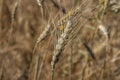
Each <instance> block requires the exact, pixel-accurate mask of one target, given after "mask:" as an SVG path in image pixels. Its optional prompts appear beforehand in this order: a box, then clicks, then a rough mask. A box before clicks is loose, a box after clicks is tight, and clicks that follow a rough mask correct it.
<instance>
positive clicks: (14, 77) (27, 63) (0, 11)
mask: <svg viewBox="0 0 120 80" xmlns="http://www.w3.org/2000/svg"><path fill="white" fill-rule="evenodd" d="M55 1H57V2H58V4H60V5H61V6H62V7H63V8H64V9H65V11H66V12H68V11H70V10H72V9H74V8H76V7H77V6H79V5H80V4H81V2H82V1H84V0H55ZM102 1H103V2H104V0H89V4H88V5H87V7H86V8H89V6H93V7H97V6H102V5H103V4H102ZM106 1H107V0H106ZM16 2H17V0H0V80H50V79H51V60H52V56H53V51H54V45H55V41H54V39H55V34H54V33H53V34H52V32H53V31H54V28H55V25H54V24H56V23H57V22H58V20H59V19H60V18H61V17H62V16H64V14H65V12H64V11H62V10H61V9H58V8H57V7H56V6H54V3H53V2H52V0H45V1H44V7H43V10H44V12H42V8H41V7H40V6H39V5H38V3H37V1H36V0H21V2H20V3H19V5H18V8H17V10H16V11H15V14H14V17H15V18H12V16H13V15H12V13H14V11H13V10H14V7H15V4H16ZM100 9H101V7H99V8H97V9H96V10H95V11H93V12H87V13H83V16H85V18H86V19H87V18H93V19H92V20H88V19H87V21H86V19H81V20H80V22H79V25H81V23H84V22H85V23H84V24H83V28H82V29H81V31H80V32H79V33H75V32H76V31H74V32H73V33H74V34H77V36H76V38H75V39H73V40H72V41H70V42H69V43H68V44H67V45H66V46H65V49H64V50H63V52H62V54H61V55H60V56H59V58H60V59H59V61H58V62H57V64H56V66H55V75H54V80H67V79H68V80H120V12H119V10H120V0H109V2H108V6H107V8H106V9H105V13H104V17H103V18H102V19H100V21H101V22H102V25H104V27H105V29H106V31H107V33H108V35H109V39H108V41H107V42H106V38H105V36H104V34H103V32H101V31H100V30H97V27H98V26H99V25H101V24H99V23H98V22H97V21H96V20H94V18H96V16H98V15H99V11H100ZM83 10H84V9H83ZM12 19H14V20H13V21H12ZM49 20H52V24H51V25H52V26H51V29H50V31H49V33H48V35H47V36H46V38H45V39H44V40H43V41H42V42H41V43H40V44H39V45H38V47H37V49H36V52H35V54H34V55H33V49H34V46H35V43H36V41H37V38H38V37H39V35H40V34H41V33H42V32H43V31H44V29H45V27H46V26H47V24H48V22H49ZM76 21H79V19H78V20H76ZM79 25H78V26H77V28H79V27H80V26H79ZM76 30H77V29H76ZM94 34H95V35H94ZM71 35H72V34H71ZM92 35H94V38H92V39H91V36H92ZM80 39H82V40H80ZM82 41H85V42H86V43H87V44H88V45H89V46H90V49H91V50H92V51H93V53H94V56H95V58H96V60H95V61H96V62H97V64H94V60H93V59H92V58H91V57H90V56H89V55H87V53H89V52H88V51H87V50H86V49H85V47H84V46H83V44H82ZM106 43H107V47H106ZM37 62H38V63H37ZM37 64H38V69H36V68H35V66H36V65H37ZM40 65H42V67H41V66H40ZM36 70H37V71H39V70H41V73H40V75H39V74H38V73H37V74H36V73H35V71H36ZM35 76H37V78H36V79H35V78H34V77H35Z"/></svg>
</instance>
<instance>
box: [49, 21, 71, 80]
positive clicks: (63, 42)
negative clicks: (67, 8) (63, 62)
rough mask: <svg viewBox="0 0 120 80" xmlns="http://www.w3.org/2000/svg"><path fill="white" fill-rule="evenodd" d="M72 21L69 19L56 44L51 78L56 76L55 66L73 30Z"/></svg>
mask: <svg viewBox="0 0 120 80" xmlns="http://www.w3.org/2000/svg"><path fill="white" fill-rule="evenodd" d="M71 25H72V22H71V21H68V22H67V24H66V28H65V30H64V32H63V33H62V34H61V36H60V38H59V39H58V41H57V42H58V43H57V44H56V45H55V49H54V52H53V57H52V61H51V71H52V72H51V80H53V77H54V68H55V64H56V63H57V61H58V59H59V55H60V54H61V52H62V50H63V49H64V47H65V45H66V43H67V38H68V36H69V33H70V32H71V30H72V27H71Z"/></svg>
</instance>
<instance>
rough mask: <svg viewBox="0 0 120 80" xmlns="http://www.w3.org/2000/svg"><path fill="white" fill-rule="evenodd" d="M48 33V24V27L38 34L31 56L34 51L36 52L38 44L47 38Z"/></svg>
mask: <svg viewBox="0 0 120 80" xmlns="http://www.w3.org/2000/svg"><path fill="white" fill-rule="evenodd" d="M49 31H50V24H49V23H48V25H47V26H46V27H45V30H44V31H43V32H42V34H40V36H39V37H38V39H37V42H36V44H35V47H34V49H33V54H34V53H35V50H36V48H37V46H38V44H39V43H40V42H41V41H42V40H43V39H44V38H45V37H46V36H47V34H48V33H49Z"/></svg>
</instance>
